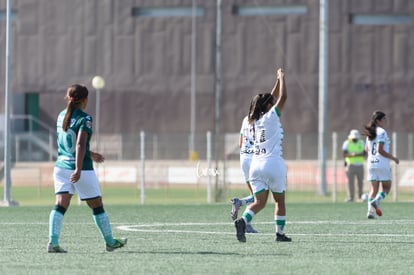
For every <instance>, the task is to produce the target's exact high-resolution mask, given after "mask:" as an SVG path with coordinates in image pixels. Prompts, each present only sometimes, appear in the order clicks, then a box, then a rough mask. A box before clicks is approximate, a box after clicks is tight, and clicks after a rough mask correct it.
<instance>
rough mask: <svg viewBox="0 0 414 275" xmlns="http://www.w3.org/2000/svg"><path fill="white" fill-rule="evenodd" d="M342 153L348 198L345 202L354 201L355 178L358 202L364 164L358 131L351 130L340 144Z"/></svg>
mask: <svg viewBox="0 0 414 275" xmlns="http://www.w3.org/2000/svg"><path fill="white" fill-rule="evenodd" d="M342 153H343V156H344V158H345V170H346V176H347V178H348V198H346V200H345V201H346V202H353V201H354V200H355V178H356V180H357V194H358V197H357V198H358V201H361V198H362V192H363V191H364V162H365V155H366V152H365V144H364V141H363V140H362V139H361V134H360V133H359V131H358V130H356V129H353V130H351V132H350V133H349V135H348V138H347V139H346V140H345V141H344V143H343V144H342Z"/></svg>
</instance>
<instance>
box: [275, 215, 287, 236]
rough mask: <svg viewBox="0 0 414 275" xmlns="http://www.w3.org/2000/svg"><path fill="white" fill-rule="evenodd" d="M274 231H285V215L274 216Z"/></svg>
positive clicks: (281, 232) (282, 232)
mask: <svg viewBox="0 0 414 275" xmlns="http://www.w3.org/2000/svg"><path fill="white" fill-rule="evenodd" d="M275 224H276V232H277V233H279V234H284V233H285V224H286V216H275Z"/></svg>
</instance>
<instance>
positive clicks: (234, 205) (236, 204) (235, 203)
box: [231, 198, 242, 221]
mask: <svg viewBox="0 0 414 275" xmlns="http://www.w3.org/2000/svg"><path fill="white" fill-rule="evenodd" d="M241 205H242V202H241V200H240V199H238V198H233V199H232V200H231V219H232V220H233V221H235V220H237V215H238V213H239V209H240V206H241Z"/></svg>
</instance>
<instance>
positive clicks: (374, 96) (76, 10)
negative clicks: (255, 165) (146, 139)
mask: <svg viewBox="0 0 414 275" xmlns="http://www.w3.org/2000/svg"><path fill="white" fill-rule="evenodd" d="M11 2H12V7H13V11H15V12H16V17H15V19H14V20H13V23H12V77H11V81H12V85H11V88H12V93H13V94H17V93H27V92H36V93H40V98H39V101H40V118H41V120H43V121H46V122H47V123H49V124H50V125H52V126H53V125H54V120H55V118H56V116H57V114H58V112H59V111H60V110H61V109H62V108H64V107H65V102H64V100H63V96H64V93H65V90H66V87H67V86H68V85H70V84H72V83H74V82H81V83H84V84H86V85H87V86H88V87H89V88H90V89H91V96H90V101H89V102H90V103H89V104H90V105H89V107H88V109H87V110H88V111H89V112H90V113H91V114H92V115H95V93H94V91H93V89H92V87H91V79H92V77H93V76H94V75H102V76H103V77H104V78H105V79H106V87H105V88H104V90H103V91H102V96H101V98H102V99H101V125H102V127H101V133H107V134H113V133H139V131H140V130H146V131H149V132H157V133H181V132H189V131H190V130H189V129H190V70H191V18H190V17H134V16H132V9H133V8H134V7H153V8H154V7H191V4H192V1H191V0H151V1H149V0H134V1H132V0H90V1H84V0H53V1H51V0H19V1H11ZM197 2H198V4H199V5H200V6H201V7H202V8H204V10H205V13H204V16H202V17H198V18H197V86H196V93H197V96H196V97H197V98H196V103H197V104H196V106H197V115H196V121H197V125H196V130H197V131H198V132H200V133H205V132H206V131H207V130H213V129H214V127H215V121H214V114H215V109H214V106H215V105H214V103H215V99H216V97H215V88H214V87H215V22H216V18H215V17H216V1H213V0H206V1H201V0H199V1H197ZM222 2H223V6H222V16H223V17H222V82H221V84H222V90H221V104H220V108H221V109H220V111H221V114H222V118H221V121H220V128H221V131H222V132H237V131H238V130H239V127H240V124H241V119H242V117H243V116H244V114H245V113H246V112H247V107H248V104H249V101H250V99H251V97H252V96H253V95H254V94H255V93H256V92H258V91H269V90H270V89H271V88H272V86H273V82H274V78H275V72H276V69H277V67H283V68H285V69H286V79H287V87H288V92H289V98H288V103H287V105H286V108H285V110H284V114H283V123H284V127H285V130H286V131H287V132H290V133H309V132H316V131H317V122H318V55H319V52H318V47H319V30H318V29H319V21H318V20H319V1H318V0H284V1H282V0H273V1H271V0H257V1H250V0H228V1H227V0H226V1H222ZM5 3H6V1H5V0H1V1H0V9H1V10H3V11H4V10H5V7H6V5H5ZM243 5H250V6H274V5H281V6H291V5H303V6H306V8H307V12H306V13H305V14H303V15H285V16H283V15H282V16H236V15H235V14H234V13H233V10H234V6H243ZM329 5H330V6H329V77H330V79H329V95H328V131H343V132H347V131H349V129H351V128H362V125H363V124H365V123H366V122H368V120H369V117H370V115H371V113H372V112H373V111H374V110H375V109H382V110H384V111H385V112H386V113H387V114H388V118H389V123H390V128H391V130H393V131H403V132H409V131H412V129H413V128H414V127H413V126H414V125H413V124H414V122H413V120H412V119H409V118H410V117H411V116H412V113H413V112H412V108H411V106H413V105H414V97H413V96H411V93H412V90H413V87H414V55H412V54H410V51H411V49H412V48H413V45H414V34H413V31H414V28H413V20H412V19H411V22H410V23H409V24H403V25H388V26H384V25H381V26H361V25H354V24H351V23H350V20H349V19H350V16H352V15H353V14H396V15H399V14H404V15H409V16H411V17H413V16H414V1H410V0H382V1H378V0H360V1H344V0H330V1H329ZM5 27H6V24H5V20H4V19H3V20H0V53H4V52H5ZM0 64H3V65H4V64H5V55H4V54H1V55H0ZM4 70H5V66H1V67H0V83H4V75H5V71H4ZM3 99H4V94H2V93H0V112H1V111H2V110H3V109H4V103H2V101H3Z"/></svg>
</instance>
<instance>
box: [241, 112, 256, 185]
mask: <svg viewBox="0 0 414 275" xmlns="http://www.w3.org/2000/svg"><path fill="white" fill-rule="evenodd" d="M253 134H254V131H253V125H250V124H249V119H248V117H247V116H246V117H245V118H244V119H243V122H242V126H241V129H240V136H241V141H242V142H241V146H240V167H241V169H242V171H243V177H244V180H245V181H246V182H248V181H249V170H250V163H251V162H252V156H253V153H254V136H253Z"/></svg>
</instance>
